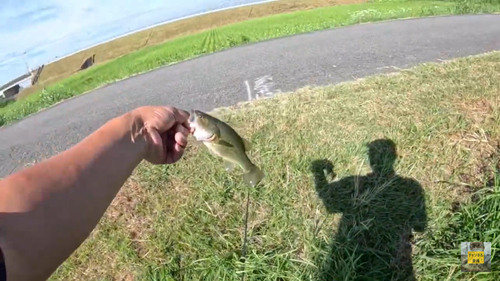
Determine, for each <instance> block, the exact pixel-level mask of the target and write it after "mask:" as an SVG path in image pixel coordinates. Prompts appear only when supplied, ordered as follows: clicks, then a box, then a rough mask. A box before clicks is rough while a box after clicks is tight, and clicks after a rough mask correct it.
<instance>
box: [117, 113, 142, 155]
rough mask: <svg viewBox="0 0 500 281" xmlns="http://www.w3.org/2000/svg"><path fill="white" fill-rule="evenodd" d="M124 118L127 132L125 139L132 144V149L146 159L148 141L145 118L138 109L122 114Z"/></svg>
mask: <svg viewBox="0 0 500 281" xmlns="http://www.w3.org/2000/svg"><path fill="white" fill-rule="evenodd" d="M121 119H122V120H123V124H124V126H125V127H124V128H125V134H124V135H123V138H124V141H126V142H127V143H128V144H129V145H130V146H131V150H132V151H134V152H136V153H137V154H138V157H140V158H141V160H142V159H144V158H145V157H146V154H147V151H148V141H147V136H146V134H145V133H146V132H145V131H144V130H143V128H144V120H143V119H142V116H141V115H140V114H138V113H137V111H136V110H132V111H129V112H127V113H125V114H124V115H122V116H121Z"/></svg>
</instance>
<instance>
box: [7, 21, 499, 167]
mask: <svg viewBox="0 0 500 281" xmlns="http://www.w3.org/2000/svg"><path fill="white" fill-rule="evenodd" d="M493 50H500V15H476V16H455V17H436V18H427V19H413V20H403V21H392V22H384V23H374V24H362V25H356V26H350V27H344V28H340V29H334V30H328V31H322V32H315V33H309V34H304V35H298V36H293V37H288V38H281V39H275V40H271V41H267V42H262V43H257V44H251V45H246V46H242V47H238V48H234V49H231V50H227V51H223V52H220V53H216V54H212V55H208V56H205V57H201V58H198V59H194V60H190V61H186V62H183V63H179V64H176V65H173V66H170V67H165V68H161V69H158V70H155V71H152V72H149V73H146V74H143V75H140V76H136V77H133V78H130V79H127V80H123V81H121V82H118V83H115V84H112V85H109V86H107V87H104V88H102V89H99V90H96V91H94V92H92V93H90V94H87V95H84V96H81V97H78V98H76V99H73V100H70V101H68V102H65V103H62V104H60V105H58V106H55V107H53V108H51V109H49V110H46V111H43V112H41V113H39V114H37V115H34V116H32V117H30V118H27V119H25V120H23V121H21V122H19V123H16V124H13V125H11V126H8V127H6V128H0V159H1V162H0V165H1V166H0V177H5V176H6V175H8V174H10V173H12V172H13V171H15V170H17V169H19V168H20V167H23V166H24V165H25V164H29V163H33V162H34V161H35V160H36V161H39V160H40V159H44V158H46V157H49V156H51V155H53V154H55V153H57V152H60V151H63V150H65V149H67V148H68V147H69V146H71V145H73V144H75V143H77V142H78V141H80V140H81V139H83V138H84V137H85V136H86V135H88V134H89V133H91V132H92V131H93V130H95V129H97V128H98V127H99V126H101V125H102V124H103V123H104V122H105V121H106V120H108V119H110V118H112V117H114V116H117V115H119V114H122V113H124V112H126V111H128V110H130V109H133V108H135V107H138V106H142V105H150V104H172V105H175V106H178V107H181V108H186V109H189V108H191V107H195V108H198V109H201V110H210V109H213V108H215V107H219V106H227V105H231V104H234V103H236V102H238V101H244V100H248V99H249V98H248V91H247V89H248V88H250V89H253V88H254V87H255V85H256V83H255V80H256V79H258V78H260V77H263V76H266V75H269V76H271V77H272V78H273V80H272V82H273V83H274V87H270V91H273V92H275V91H277V90H281V91H283V92H286V91H291V90H294V89H297V88H300V87H303V86H306V85H325V84H332V83H338V82H342V81H346V80H352V79H356V78H360V77H363V76H366V75H370V74H376V73H381V72H386V71H387V68H384V67H387V66H395V67H398V68H406V67H411V66H414V65H416V64H419V63H422V62H426V61H437V60H440V59H450V58H455V57H463V56H467V55H473V54H480V53H484V52H488V51H493ZM261 80H262V81H263V80H265V79H261ZM245 81H247V82H248V84H247V83H246V82H245ZM257 84H258V82H257ZM261 89H262V88H261ZM252 92H253V93H252V95H253V96H254V97H255V93H256V91H252Z"/></svg>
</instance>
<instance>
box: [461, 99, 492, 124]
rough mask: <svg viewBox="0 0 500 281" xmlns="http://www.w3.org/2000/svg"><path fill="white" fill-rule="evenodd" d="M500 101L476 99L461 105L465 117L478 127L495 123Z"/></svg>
mask: <svg viewBox="0 0 500 281" xmlns="http://www.w3.org/2000/svg"><path fill="white" fill-rule="evenodd" d="M499 102H500V99H496V100H488V99H476V100H469V101H466V102H462V103H460V104H459V107H460V109H461V111H462V112H463V113H464V115H465V117H466V118H467V119H469V120H470V121H471V122H473V123H474V124H476V125H486V123H488V122H491V121H494V113H495V111H498V104H499Z"/></svg>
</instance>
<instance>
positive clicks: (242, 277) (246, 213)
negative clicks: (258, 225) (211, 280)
mask: <svg viewBox="0 0 500 281" xmlns="http://www.w3.org/2000/svg"><path fill="white" fill-rule="evenodd" d="M248 205H250V189H247V206H246V212H245V232H244V235H243V247H242V249H241V255H242V257H243V272H242V274H241V280H245V262H246V255H247V230H248Z"/></svg>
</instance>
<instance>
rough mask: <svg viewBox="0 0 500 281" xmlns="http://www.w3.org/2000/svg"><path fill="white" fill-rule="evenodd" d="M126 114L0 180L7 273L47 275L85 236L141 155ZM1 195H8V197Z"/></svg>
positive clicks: (1, 243) (0, 239) (141, 144)
mask: <svg viewBox="0 0 500 281" xmlns="http://www.w3.org/2000/svg"><path fill="white" fill-rule="evenodd" d="M133 122H134V116H132V115H131V114H126V115H123V116H121V117H118V118H115V119H113V120H111V121H109V122H107V123H106V124H105V125H104V126H102V127H101V128H100V129H98V130H97V131H96V132H94V133H93V134H91V135H90V136H89V137H87V138H86V139H84V140H83V141H81V142H80V143H78V144H77V145H76V146H74V147H72V148H71V149H69V150H67V151H65V152H63V153H61V154H59V155H57V156H55V157H52V158H50V159H48V160H47V161H44V162H41V163H39V164H37V165H35V166H33V167H30V168H28V169H26V170H24V171H21V172H19V173H17V174H14V175H12V176H10V177H9V178H6V179H5V180H3V181H2V182H0V247H2V250H3V252H4V255H5V260H6V265H7V274H8V275H9V277H11V276H12V277H13V276H14V275H17V274H35V270H36V275H34V276H33V277H35V279H36V278H37V277H38V278H48V277H49V275H50V274H51V273H52V272H53V270H55V269H56V268H57V266H58V265H59V264H60V263H62V262H63V261H64V260H65V259H66V258H67V257H68V256H69V255H70V254H71V253H72V252H73V251H74V250H75V249H76V248H77V247H78V246H79V245H80V244H81V243H82V242H83V241H84V240H85V239H86V238H87V236H88V235H89V234H90V232H91V231H92V230H93V228H94V227H95V226H96V224H97V223H98V222H99V220H100V218H101V217H102V215H103V213H104V212H105V211H106V209H107V207H108V206H109V204H110V203H111V201H112V200H113V198H114V197H115V196H116V194H117V192H118V191H119V189H120V188H121V186H122V185H123V183H124V182H125V181H126V180H127V178H128V177H129V176H130V174H131V173H132V171H133V170H134V168H135V167H136V166H137V165H138V164H139V163H140V162H141V160H142V159H143V153H144V150H145V148H146V143H145V141H144V139H142V138H138V139H136V141H135V143H134V142H132V139H131V132H130V129H131V127H132V124H133ZM2 198H9V200H8V201H6V200H5V199H2Z"/></svg>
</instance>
